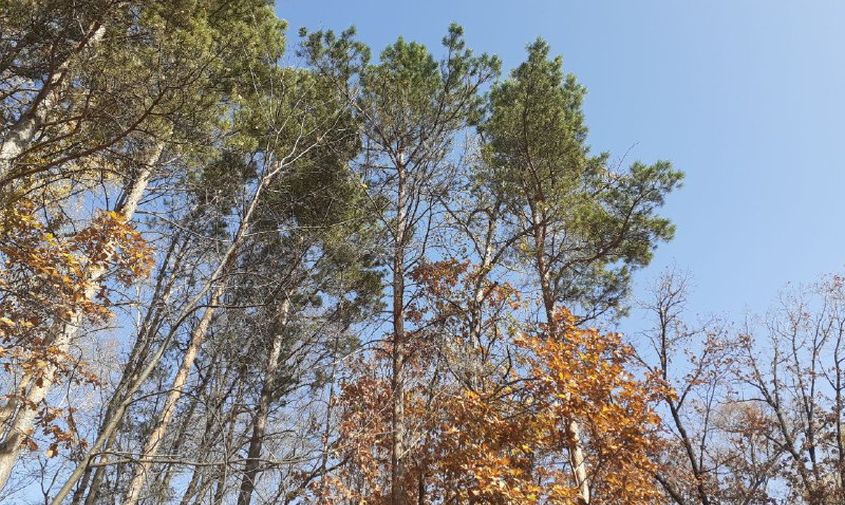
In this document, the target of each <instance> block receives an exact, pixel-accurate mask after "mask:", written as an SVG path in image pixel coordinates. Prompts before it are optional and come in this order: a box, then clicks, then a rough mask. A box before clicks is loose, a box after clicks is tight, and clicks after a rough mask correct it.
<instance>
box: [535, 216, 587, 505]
mask: <svg viewBox="0 0 845 505" xmlns="http://www.w3.org/2000/svg"><path fill="white" fill-rule="evenodd" d="M539 203H540V204H542V202H539ZM532 221H533V222H532V225H533V229H534V230H533V231H534V242H535V243H534V247H535V261H536V268H537V274H538V275H539V277H540V289H541V291H542V296H543V307H544V309H545V311H546V323H547V324H548V325H549V329H550V330H551V331H555V312H556V310H557V306H556V305H557V304H556V297H555V294H554V290H553V287H552V285H551V282H550V275H549V265H548V262H547V261H546V256H545V249H546V227H545V223H546V218H545V216H544V215H542V213H541V212H540V211H539V210H538V204H537V203H536V202H535V203H534V205H533V206H532ZM566 435H567V439H568V440H569V464H570V466H571V467H572V476H573V477H574V479H575V485H576V486H577V487H578V498H579V499H580V500H581V501H582V502H583V503H584V504H589V503H590V481H589V477H588V475H587V463H586V457H585V456H584V447H583V443H582V441H581V429H580V427H579V426H578V422H577V421H575V420H574V419H573V420H569V421H568V422H567V425H566Z"/></svg>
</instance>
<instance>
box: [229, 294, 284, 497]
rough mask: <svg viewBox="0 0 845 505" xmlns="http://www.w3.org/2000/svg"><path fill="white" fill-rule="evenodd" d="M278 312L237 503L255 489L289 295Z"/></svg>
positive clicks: (280, 350) (274, 384)
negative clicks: (276, 326) (277, 323)
mask: <svg viewBox="0 0 845 505" xmlns="http://www.w3.org/2000/svg"><path fill="white" fill-rule="evenodd" d="M279 311H280V314H279V326H278V331H277V332H276V334H275V335H274V336H273V343H272V347H271V348H270V353H269V354H268V355H267V362H266V363H265V365H264V384H263V385H262V386H261V394H260V396H259V398H258V405H257V407H256V410H255V416H254V417H253V422H252V436H251V437H250V440H249V449H248V450H247V456H246V464H245V465H244V475H243V478H242V479H241V490H240V494H239V495H238V505H249V502H250V500H252V492H253V491H254V490H255V483H256V480H257V478H258V474H259V463H260V459H259V458H260V457H261V447H262V445H263V444H264V434H265V433H266V431H267V417H268V415H269V413H270V403H271V402H272V399H273V394H274V393H275V390H276V374H277V372H278V369H279V357H280V356H281V354H282V344H283V343H284V340H285V331H284V328H285V326H287V322H288V315H289V313H290V299H288V298H285V300H284V301H283V302H282V307H281V308H280V310H279Z"/></svg>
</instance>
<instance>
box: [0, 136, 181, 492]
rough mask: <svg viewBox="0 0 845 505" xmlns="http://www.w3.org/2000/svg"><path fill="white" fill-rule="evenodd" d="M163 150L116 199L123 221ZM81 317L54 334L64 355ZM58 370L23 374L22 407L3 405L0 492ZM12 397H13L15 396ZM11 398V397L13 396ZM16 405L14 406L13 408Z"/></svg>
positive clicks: (88, 294) (91, 287)
mask: <svg viewBox="0 0 845 505" xmlns="http://www.w3.org/2000/svg"><path fill="white" fill-rule="evenodd" d="M163 150H164V143H159V144H158V145H156V146H155V148H154V149H153V152H152V153H151V156H150V158H149V159H148V161H147V163H145V164H144V165H143V166H141V167H140V169H139V171H138V173H137V174H136V175H135V176H134V177H133V178H132V179H130V181H129V182H128V184H127V187H126V188H125V189H124V192H123V196H122V198H121V199H120V200H119V202H118V204H117V206H116V208H115V212H116V213H117V214H119V215H120V216H121V217H122V218H123V219H124V220H126V221H129V220H131V219H132V216H133V215H134V214H135V210H136V209H137V208H138V204H139V203H140V202H141V197H142V196H143V194H144V191H145V190H146V188H147V184H148V183H149V179H150V176H151V174H152V171H153V167H154V166H155V165H156V164H157V163H158V161H159V159H160V158H161V154H162V152H163ZM115 247H116V244H115V243H114V242H110V243H107V244H106V245H105V248H106V253H107V255H108V256H111V255H113V254H114V248H115ZM106 263H107V262H102V263H100V264H97V265H93V266H91V267H90V268H89V269H88V270H87V272H86V274H87V275H86V277H85V278H84V279H82V280H81V281H80V282H82V283H84V284H85V285H86V286H87V288H86V289H85V293H84V295H85V298H86V299H88V300H91V299H93V298H94V297H95V296H96V295H97V292H98V291H99V289H100V281H101V280H102V277H103V276H104V275H105V273H106V266H105V264H106ZM82 318H83V314H82V312H81V310H76V311H75V312H74V313H73V314H72V315H71V317H70V318H69V320H68V321H67V322H66V323H64V324H63V325H62V328H61V329H60V330H59V331H58V334H57V335H56V336H55V337H54V338H53V342H52V343H51V344H52V345H53V346H54V347H55V348H56V349H57V350H58V351H59V352H60V353H67V352H69V351H70V347H71V344H72V342H73V338H74V336H75V335H76V333H77V331H78V330H79V327H80V326H81V323H82ZM58 373H59V370H58V367H56V366H55V365H54V364H48V365H46V369H45V370H44V371H43V375H42V376H40V377H38V378H35V377H33V376H31V375H29V376H28V375H24V377H23V379H22V387H21V389H20V390H21V391H25V401H24V402H22V405H20V404H19V403H21V402H17V401H16V400H14V399H12V400H9V404H7V407H6V409H7V412H9V416H10V417H9V418H8V428H7V434H6V436H5V438H4V440H3V442H2V444H0V489H2V488H3V487H4V486H5V485H6V482H7V481H8V480H9V476H10V475H11V473H12V468H13V467H14V464H15V462H16V461H17V459H18V457H19V456H20V453H21V451H22V449H23V442H24V441H25V440H26V438H27V437H28V436H29V435H30V434H31V433H32V431H33V429H34V421H35V417H36V414H37V411H36V409H35V408H33V406H35V405H39V404H40V403H41V402H43V401H44V399H45V398H46V397H47V393H48V392H49V391H50V389H51V388H52V386H53V384H54V383H55V382H56V381H57V380H58V378H59V377H58V376H57V374H58ZM15 396H16V395H15ZM13 398H14V396H13ZM16 404H17V405H16Z"/></svg>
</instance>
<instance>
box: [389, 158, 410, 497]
mask: <svg viewBox="0 0 845 505" xmlns="http://www.w3.org/2000/svg"><path fill="white" fill-rule="evenodd" d="M399 157H400V159H399V163H397V172H398V175H399V183H398V190H397V199H396V210H397V212H396V231H395V234H396V235H395V237H394V249H393V265H392V266H393V303H392V317H393V349H392V355H391V366H392V374H391V388H392V390H393V395H392V405H391V407H392V415H391V424H392V426H391V434H392V440H391V446H390V504H391V505H404V504H403V500H404V498H405V493H404V487H403V484H404V481H403V477H404V473H405V472H404V464H403V463H404V462H403V456H404V455H403V452H404V451H405V446H404V442H405V378H404V371H403V366H404V354H405V348H404V346H405V233H406V231H407V230H406V227H407V223H406V215H405V191H406V188H405V184H406V181H405V167H404V164H403V161H404V160H402V155H401V154H400V156H399Z"/></svg>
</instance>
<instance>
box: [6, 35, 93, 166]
mask: <svg viewBox="0 0 845 505" xmlns="http://www.w3.org/2000/svg"><path fill="white" fill-rule="evenodd" d="M105 31H106V30H105V26H104V25H102V24H95V25H94V26H92V27H91V29H90V30H89V31H88V33H87V34H86V36H85V37H83V39H82V40H81V41H79V43H78V44H77V45H76V47H75V48H74V51H72V52H71V53H70V54H69V55H68V57H67V58H66V59H65V60H64V61H62V62H61V63H60V64H59V65H58V66H57V67H56V68H55V69H53V71H52V72H51V73H50V75H49V76H48V77H47V80H46V81H45V82H44V83H43V84H42V86H41V90H40V91H39V92H38V94H37V95H36V97H35V98H34V100H33V102H32V104H31V106H30V109H29V110H28V111H26V112H25V113H24V114H22V115H21V117H20V118H19V119H18V121H17V122H16V123H14V124H13V125H12V126H11V127H10V128H9V130H8V132H7V133H6V135H5V136H4V137H3V140H2V143H0V180H7V178H8V176H9V175H10V174H11V172H12V171H13V168H14V161H15V158H17V157H18V156H20V155H21V153H23V152H24V151H25V150H26V149H27V148H28V147H29V146H30V144H31V143H32V140H33V139H34V138H35V134H36V133H37V132H38V129H39V128H40V127H41V126H42V125H43V124H44V122H45V121H46V119H47V115H48V114H49V113H50V111H51V110H53V109H55V108H56V106H57V105H58V103H59V98H60V96H59V87H60V86H61V83H62V81H64V80H65V78H66V77H67V73H68V71H69V69H70V64H71V62H72V60H73V58H74V57H76V56H77V55H79V54H80V53H81V52H82V51H84V50H85V49H86V48H87V47H91V46H93V45H96V44H97V43H99V42H100V41H101V40H102V38H103V34H104V33H105Z"/></svg>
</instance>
